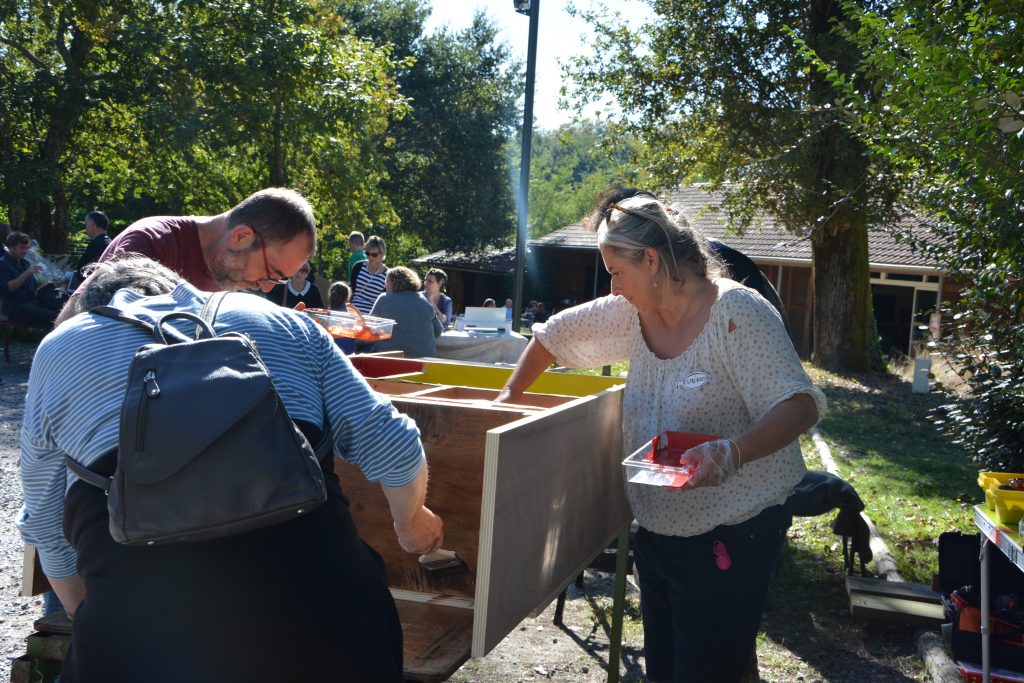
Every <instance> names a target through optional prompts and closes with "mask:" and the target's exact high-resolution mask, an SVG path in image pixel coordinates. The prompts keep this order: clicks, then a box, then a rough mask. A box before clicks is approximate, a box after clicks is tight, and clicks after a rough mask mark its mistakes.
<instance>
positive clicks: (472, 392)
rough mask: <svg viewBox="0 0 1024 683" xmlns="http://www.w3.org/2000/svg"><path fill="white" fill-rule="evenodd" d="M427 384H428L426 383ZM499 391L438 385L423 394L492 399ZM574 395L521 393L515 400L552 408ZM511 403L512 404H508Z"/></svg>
mask: <svg viewBox="0 0 1024 683" xmlns="http://www.w3.org/2000/svg"><path fill="white" fill-rule="evenodd" d="M427 386H429V385H427ZM499 393H500V392H499V391H498V390H497V389H480V388H477V387H439V388H437V389H432V390H430V391H428V392H424V394H423V395H424V396H429V397H430V398H444V399H449V400H459V401H493V400H494V399H496V398H497V397H498V394H499ZM575 400H576V397H574V396H552V395H549V394H529V393H527V394H523V396H522V398H521V399H519V400H518V401H516V403H515V405H517V406H531V407H534V408H554V407H555V406H560V405H563V404H565V403H569V402H570V401H575ZM508 405H512V404H508Z"/></svg>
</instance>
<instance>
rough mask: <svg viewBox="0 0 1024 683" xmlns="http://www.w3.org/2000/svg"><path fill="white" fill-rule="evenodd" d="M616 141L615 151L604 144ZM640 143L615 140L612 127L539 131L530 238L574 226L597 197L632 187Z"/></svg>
mask: <svg viewBox="0 0 1024 683" xmlns="http://www.w3.org/2000/svg"><path fill="white" fill-rule="evenodd" d="M610 137H614V139H615V145H614V147H612V148H609V146H607V145H604V142H605V141H606V140H608V139H609V138H610ZM635 147H636V142H635V141H634V140H633V139H631V138H630V137H629V136H628V135H621V136H613V135H612V134H611V133H610V131H609V129H608V126H606V125H604V124H600V123H594V122H591V121H580V122H578V123H576V124H574V125H567V126H562V127H560V128H558V129H557V130H553V131H543V130H540V131H536V132H535V133H534V136H533V158H532V161H531V163H530V166H531V169H530V204H529V211H530V218H529V226H530V237H532V238H536V237H542V236H544V235H546V234H548V233H549V232H553V231H555V230H559V229H561V228H564V227H565V226H567V225H572V224H573V223H576V222H577V221H579V220H580V218H582V217H583V216H586V215H587V214H588V213H589V212H590V211H591V209H593V208H594V198H595V197H596V196H597V195H598V194H599V193H600V192H601V191H602V190H604V189H606V188H607V187H609V186H611V185H614V184H616V183H618V184H622V185H634V184H636V182H637V180H636V179H637V175H638V174H637V173H636V171H635V170H634V168H633V166H632V165H631V164H630V163H629V161H630V156H631V154H633V153H635V151H636V150H635Z"/></svg>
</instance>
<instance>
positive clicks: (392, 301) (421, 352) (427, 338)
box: [368, 245, 443, 358]
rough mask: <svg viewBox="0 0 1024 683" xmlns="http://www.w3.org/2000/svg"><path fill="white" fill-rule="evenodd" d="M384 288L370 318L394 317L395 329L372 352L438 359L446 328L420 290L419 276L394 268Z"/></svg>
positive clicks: (389, 273)
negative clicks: (440, 343) (439, 340)
mask: <svg viewBox="0 0 1024 683" xmlns="http://www.w3.org/2000/svg"><path fill="white" fill-rule="evenodd" d="M368 246H369V245H368ZM385 286H386V291H385V292H384V293H383V294H381V295H380V297H378V298H377V303H375V304H374V305H373V310H371V311H370V315H375V316H378V317H381V318H391V319H392V320H394V321H395V327H394V330H393V333H392V336H391V338H390V339H382V340H380V341H379V342H375V343H374V345H373V350H374V351H393V350H395V349H400V350H402V351H403V352H405V355H406V356H407V357H409V358H423V357H424V356H436V355H437V341H436V339H437V337H439V336H441V332H442V331H443V328H442V327H441V321H440V320H438V318H437V312H436V309H435V308H434V307H433V306H432V305H431V303H430V302H429V301H427V299H426V297H424V296H422V295H421V294H420V293H419V291H418V290H419V288H420V278H419V276H418V275H416V273H414V272H413V271H411V270H409V269H408V268H405V267H402V266H398V267H396V268H391V269H390V270H388V275H387V283H386V285H385Z"/></svg>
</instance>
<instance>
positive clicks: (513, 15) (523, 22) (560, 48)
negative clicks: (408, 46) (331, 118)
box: [426, 0, 638, 129]
mask: <svg viewBox="0 0 1024 683" xmlns="http://www.w3.org/2000/svg"><path fill="white" fill-rule="evenodd" d="M568 4H569V3H567V2H565V1H564V0H543V1H542V2H541V4H540V17H539V21H540V23H539V25H538V38H537V75H536V87H535V89H534V100H533V114H534V119H535V121H536V122H537V126H538V127H539V128H545V129H553V128H557V127H558V126H559V125H561V124H563V123H568V122H569V121H570V120H571V119H572V116H573V113H574V112H571V111H561V110H559V109H558V91H559V89H560V88H561V86H562V70H561V63H563V62H565V61H566V60H568V59H569V58H570V57H572V56H574V55H577V54H581V53H582V52H583V51H584V50H586V49H588V47H589V41H588V40H587V39H586V36H588V35H590V30H589V26H588V25H587V23H586V22H584V21H583V20H582V19H578V18H573V17H570V16H569V14H568V12H566V9H565V8H566V6H567V5H568ZM606 4H607V3H606V2H600V1H599V0H576V2H575V5H576V7H577V8H579V9H587V8H590V7H592V6H602V5H606ZM637 5H638V2H637V0H622V1H620V2H615V3H614V6H615V7H616V8H617V9H620V10H626V9H628V8H629V7H630V6H633V7H636V6H637ZM431 7H432V12H431V15H430V18H429V19H428V20H427V26H426V28H427V32H428V33H431V32H433V31H434V30H436V29H438V28H440V27H442V26H444V25H448V26H450V27H451V28H452V29H455V30H458V29H462V28H465V27H467V26H468V25H469V24H470V23H471V22H472V20H473V14H474V11H475V10H476V9H477V8H479V9H482V10H483V11H484V13H485V14H487V16H488V17H490V18H491V19H492V20H493V21H494V22H495V24H497V25H498V27H499V28H500V29H501V31H502V36H503V38H504V39H505V41H506V42H507V43H508V44H509V46H510V47H511V48H512V51H513V54H515V56H516V57H517V58H518V59H520V60H521V61H522V63H523V68H524V69H525V68H526V48H527V41H528V38H529V28H530V18H529V17H528V16H526V15H524V14H518V13H517V12H516V11H515V9H514V7H513V3H512V0H434V2H432V3H431ZM521 105H522V99H521V98H520V106H521ZM592 113H593V112H592V110H588V114H592Z"/></svg>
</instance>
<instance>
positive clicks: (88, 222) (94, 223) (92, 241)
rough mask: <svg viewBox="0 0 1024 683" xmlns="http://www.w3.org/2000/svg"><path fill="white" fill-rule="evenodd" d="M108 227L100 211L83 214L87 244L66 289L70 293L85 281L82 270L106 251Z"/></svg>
mask: <svg viewBox="0 0 1024 683" xmlns="http://www.w3.org/2000/svg"><path fill="white" fill-rule="evenodd" d="M109 225H110V221H109V220H107V214H105V213H103V212H102V211H90V212H89V213H87V214H85V234H86V235H88V236H89V244H88V245H86V247H85V251H84V252H82V256H81V258H79V259H78V264H77V265H76V266H75V272H74V274H72V276H71V284H70V285H69V286H68V288H69V289H70V290H71V291H72V292H73V291H75V290H76V289H78V286H79V285H81V284H82V280H84V279H85V272H84V270H83V269H84V268H85V267H86V266H87V265H89V264H90V263H96V262H97V261H99V260H100V256H103V252H104V251H106V249H107V245H108V244H110V236H109V235H107V227H108V226H109Z"/></svg>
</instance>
